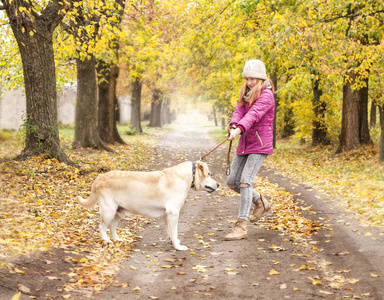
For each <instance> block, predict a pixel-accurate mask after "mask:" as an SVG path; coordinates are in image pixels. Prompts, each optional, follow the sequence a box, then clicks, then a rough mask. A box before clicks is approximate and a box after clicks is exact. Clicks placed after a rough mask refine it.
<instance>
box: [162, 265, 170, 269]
mask: <svg viewBox="0 0 384 300" xmlns="http://www.w3.org/2000/svg"><path fill="white" fill-rule="evenodd" d="M172 267H173V266H171V265H163V266H161V268H165V269H170V268H172Z"/></svg>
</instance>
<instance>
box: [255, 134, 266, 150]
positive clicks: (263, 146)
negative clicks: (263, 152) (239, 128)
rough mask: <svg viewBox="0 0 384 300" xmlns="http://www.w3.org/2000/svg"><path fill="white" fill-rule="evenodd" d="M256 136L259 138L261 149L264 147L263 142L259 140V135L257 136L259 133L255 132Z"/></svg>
mask: <svg viewBox="0 0 384 300" xmlns="http://www.w3.org/2000/svg"><path fill="white" fill-rule="evenodd" d="M256 136H257V137H258V138H259V141H260V144H261V147H264V144H263V140H262V139H261V137H260V135H259V133H258V132H257V131H256Z"/></svg>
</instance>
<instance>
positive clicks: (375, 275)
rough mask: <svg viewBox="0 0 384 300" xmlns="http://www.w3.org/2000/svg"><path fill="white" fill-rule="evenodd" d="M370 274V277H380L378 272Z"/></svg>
mask: <svg viewBox="0 0 384 300" xmlns="http://www.w3.org/2000/svg"><path fill="white" fill-rule="evenodd" d="M370 275H371V277H373V278H377V277H380V275H379V274H370Z"/></svg>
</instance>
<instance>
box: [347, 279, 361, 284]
mask: <svg viewBox="0 0 384 300" xmlns="http://www.w3.org/2000/svg"><path fill="white" fill-rule="evenodd" d="M358 281H359V279H357V278H352V279H350V280H349V281H348V283H349V284H355V283H357V282H358Z"/></svg>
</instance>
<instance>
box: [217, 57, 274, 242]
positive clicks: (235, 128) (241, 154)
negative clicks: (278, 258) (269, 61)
mask: <svg viewBox="0 0 384 300" xmlns="http://www.w3.org/2000/svg"><path fill="white" fill-rule="evenodd" d="M243 78H244V79H245V83H244V85H243V86H242V88H241V90H240V98H239V102H238V103H237V106H236V109H235V111H234V112H233V115H232V119H231V122H230V124H229V128H228V132H229V133H228V135H227V136H228V140H230V141H232V140H234V139H235V138H236V137H237V136H238V135H239V134H241V137H240V140H239V145H238V147H237V151H236V156H235V157H234V159H233V162H232V166H231V172H230V174H229V176H228V179H227V184H228V186H229V187H230V188H231V189H233V190H234V191H236V192H238V193H240V195H241V202H240V209H239V215H238V217H237V221H236V223H235V227H234V228H233V229H232V230H231V231H230V232H229V234H228V235H227V236H226V237H225V240H227V241H232V240H239V239H245V238H247V237H248V236H247V220H249V221H251V222H256V221H257V220H259V219H260V218H261V216H262V215H263V213H264V212H266V211H268V210H269V209H270V208H271V205H270V203H269V202H268V200H267V199H266V198H265V197H263V196H262V195H261V194H259V193H257V192H256V191H255V190H253V188H252V183H253V180H254V178H255V176H256V174H257V172H258V171H259V170H260V167H261V165H262V163H263V161H264V160H265V159H266V158H267V156H268V155H270V154H272V151H273V120H274V117H275V99H274V96H273V94H274V87H273V83H272V81H271V80H270V79H267V73H266V70H265V66H264V63H263V62H262V61H261V60H256V59H254V60H249V61H247V62H246V63H245V66H244V69H243ZM252 203H253V204H254V206H255V207H254V211H253V213H252V215H249V213H250V209H251V205H252Z"/></svg>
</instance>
